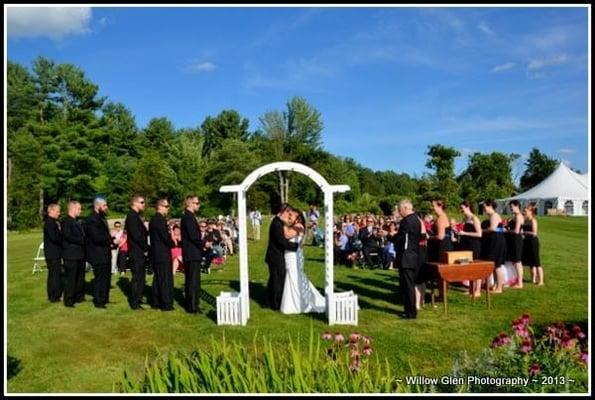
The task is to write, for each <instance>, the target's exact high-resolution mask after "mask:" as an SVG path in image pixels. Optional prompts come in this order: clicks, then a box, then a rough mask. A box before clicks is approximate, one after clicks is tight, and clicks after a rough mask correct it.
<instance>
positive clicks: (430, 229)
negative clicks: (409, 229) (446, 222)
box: [423, 214, 434, 237]
mask: <svg viewBox="0 0 595 400" xmlns="http://www.w3.org/2000/svg"><path fill="white" fill-rule="evenodd" d="M423 224H424V228H425V229H426V232H427V234H428V237H430V236H434V216H433V215H432V214H426V215H425V216H424V219H423Z"/></svg>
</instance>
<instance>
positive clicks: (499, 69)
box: [492, 62, 516, 72]
mask: <svg viewBox="0 0 595 400" xmlns="http://www.w3.org/2000/svg"><path fill="white" fill-rule="evenodd" d="M515 65H516V64H515V63H513V62H507V63H505V64H501V65H496V66H495V67H494V68H492V72H502V71H507V70H509V69H512V68H514V66H515Z"/></svg>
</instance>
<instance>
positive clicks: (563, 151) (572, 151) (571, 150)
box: [558, 149, 575, 154]
mask: <svg viewBox="0 0 595 400" xmlns="http://www.w3.org/2000/svg"><path fill="white" fill-rule="evenodd" d="M558 153H562V154H574V153H575V150H574V149H558Z"/></svg>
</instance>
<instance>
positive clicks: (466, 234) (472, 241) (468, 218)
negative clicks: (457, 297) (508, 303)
mask: <svg viewBox="0 0 595 400" xmlns="http://www.w3.org/2000/svg"><path fill="white" fill-rule="evenodd" d="M460 209H461V212H462V213H463V216H464V220H463V222H464V225H463V230H462V231H459V237H460V241H461V242H460V246H461V250H469V251H472V252H473V259H474V260H479V259H481V230H482V229H481V223H480V222H479V218H477V216H476V215H475V214H473V210H472V208H471V204H470V203H469V202H468V201H467V200H465V201H463V202H462V203H461V204H460ZM471 293H472V296H473V297H480V296H481V279H478V280H476V281H475V282H474V287H473V289H472V291H471Z"/></svg>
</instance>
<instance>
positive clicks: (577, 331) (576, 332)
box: [572, 325, 587, 340]
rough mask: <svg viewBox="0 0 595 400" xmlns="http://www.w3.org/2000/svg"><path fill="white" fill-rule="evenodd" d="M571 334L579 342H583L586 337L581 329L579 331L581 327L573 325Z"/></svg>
mask: <svg viewBox="0 0 595 400" xmlns="http://www.w3.org/2000/svg"><path fill="white" fill-rule="evenodd" d="M572 333H573V334H574V336H575V337H576V338H577V339H579V340H583V339H584V338H586V337H587V335H585V332H583V331H582V329H581V327H580V326H578V325H574V326H573V327H572Z"/></svg>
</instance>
